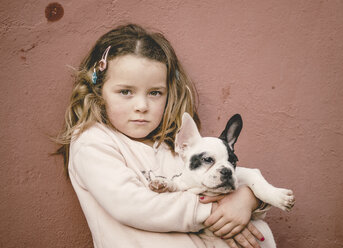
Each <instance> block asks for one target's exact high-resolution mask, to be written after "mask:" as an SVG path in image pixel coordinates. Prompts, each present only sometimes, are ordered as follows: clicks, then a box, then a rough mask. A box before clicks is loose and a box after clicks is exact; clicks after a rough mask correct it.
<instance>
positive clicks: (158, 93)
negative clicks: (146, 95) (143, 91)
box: [150, 90, 162, 96]
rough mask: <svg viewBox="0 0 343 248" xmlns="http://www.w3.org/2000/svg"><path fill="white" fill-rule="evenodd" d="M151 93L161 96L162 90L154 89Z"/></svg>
mask: <svg viewBox="0 0 343 248" xmlns="http://www.w3.org/2000/svg"><path fill="white" fill-rule="evenodd" d="M150 95H152V96H160V95H162V92H161V91H158V90H154V91H151V92H150Z"/></svg>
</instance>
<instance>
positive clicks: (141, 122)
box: [131, 120, 148, 124]
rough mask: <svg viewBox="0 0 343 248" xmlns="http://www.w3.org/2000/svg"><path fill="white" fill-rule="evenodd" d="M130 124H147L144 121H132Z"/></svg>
mask: <svg viewBox="0 0 343 248" xmlns="http://www.w3.org/2000/svg"><path fill="white" fill-rule="evenodd" d="M131 122H133V123H136V124H145V123H148V121H146V120H132V121H131Z"/></svg>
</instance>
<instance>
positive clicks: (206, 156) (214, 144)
mask: <svg viewBox="0 0 343 248" xmlns="http://www.w3.org/2000/svg"><path fill="white" fill-rule="evenodd" d="M242 126H243V122H242V118H241V116H240V115H239V114H236V115H234V116H233V117H231V118H230V120H229V121H228V123H227V125H226V127H225V129H224V131H223V132H222V134H221V135H220V137H219V138H214V137H201V135H200V133H199V131H198V129H197V126H196V124H195V122H194V121H193V119H192V117H191V116H190V115H189V114H187V113H185V114H184V115H183V117H182V125H181V128H180V131H179V132H178V133H177V135H176V139H175V151H176V152H177V153H178V154H179V155H180V156H181V158H182V159H183V161H184V169H183V171H182V174H181V175H177V176H174V177H173V178H171V179H166V178H162V177H153V178H152V181H151V183H150V188H151V189H159V190H160V189H161V187H165V188H166V189H167V190H168V191H171V192H173V191H185V190H188V191H191V192H193V193H195V194H204V195H218V194H227V193H229V192H231V191H233V190H235V189H237V188H238V187H239V186H240V185H248V186H249V187H250V188H251V190H252V191H253V192H254V194H255V195H256V197H257V198H259V199H260V200H262V201H263V202H265V203H268V204H270V205H272V206H275V207H278V208H280V209H282V210H286V211H289V210H290V209H291V208H292V207H293V205H294V195H293V192H292V191H291V190H288V189H282V188H276V187H274V186H272V185H271V184H269V183H268V182H267V181H266V180H265V179H264V177H263V176H262V174H261V173H260V171H259V170H258V169H249V168H244V167H236V162H237V161H238V159H237V157H236V155H235V153H234V145H235V143H236V141H237V138H238V136H239V134H240V132H241V129H242ZM257 222H259V223H257ZM257 222H256V223H254V224H255V225H256V226H257V228H259V227H260V229H264V228H267V229H268V230H267V231H270V229H269V228H268V226H267V227H263V225H267V224H266V223H265V222H263V221H261V220H258V221H257ZM264 235H265V236H267V237H265V238H266V241H267V240H268V234H264ZM270 235H271V237H269V239H272V242H270V244H269V245H268V244H267V242H266V241H264V242H261V243H260V245H261V246H262V247H268V248H269V247H276V246H275V242H274V239H273V236H272V234H271V233H270ZM219 241H221V240H219ZM221 242H223V241H221ZM213 245H214V246H215V247H227V246H226V245H225V244H224V245H223V244H213Z"/></svg>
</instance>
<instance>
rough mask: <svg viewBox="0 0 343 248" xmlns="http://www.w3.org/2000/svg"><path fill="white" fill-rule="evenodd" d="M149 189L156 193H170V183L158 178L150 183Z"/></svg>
mask: <svg viewBox="0 0 343 248" xmlns="http://www.w3.org/2000/svg"><path fill="white" fill-rule="evenodd" d="M149 188H150V189H151V190H152V191H154V192H157V193H163V192H166V191H168V183H167V181H166V179H164V178H162V177H157V178H155V179H154V180H152V181H151V182H150V184H149Z"/></svg>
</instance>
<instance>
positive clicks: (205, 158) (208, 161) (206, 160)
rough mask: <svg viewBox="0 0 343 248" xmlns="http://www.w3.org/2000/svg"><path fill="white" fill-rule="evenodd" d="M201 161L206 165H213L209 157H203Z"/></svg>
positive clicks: (212, 160)
mask: <svg viewBox="0 0 343 248" xmlns="http://www.w3.org/2000/svg"><path fill="white" fill-rule="evenodd" d="M202 161H204V162H205V163H207V164H213V162H214V159H213V158H211V157H203V158H202Z"/></svg>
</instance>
